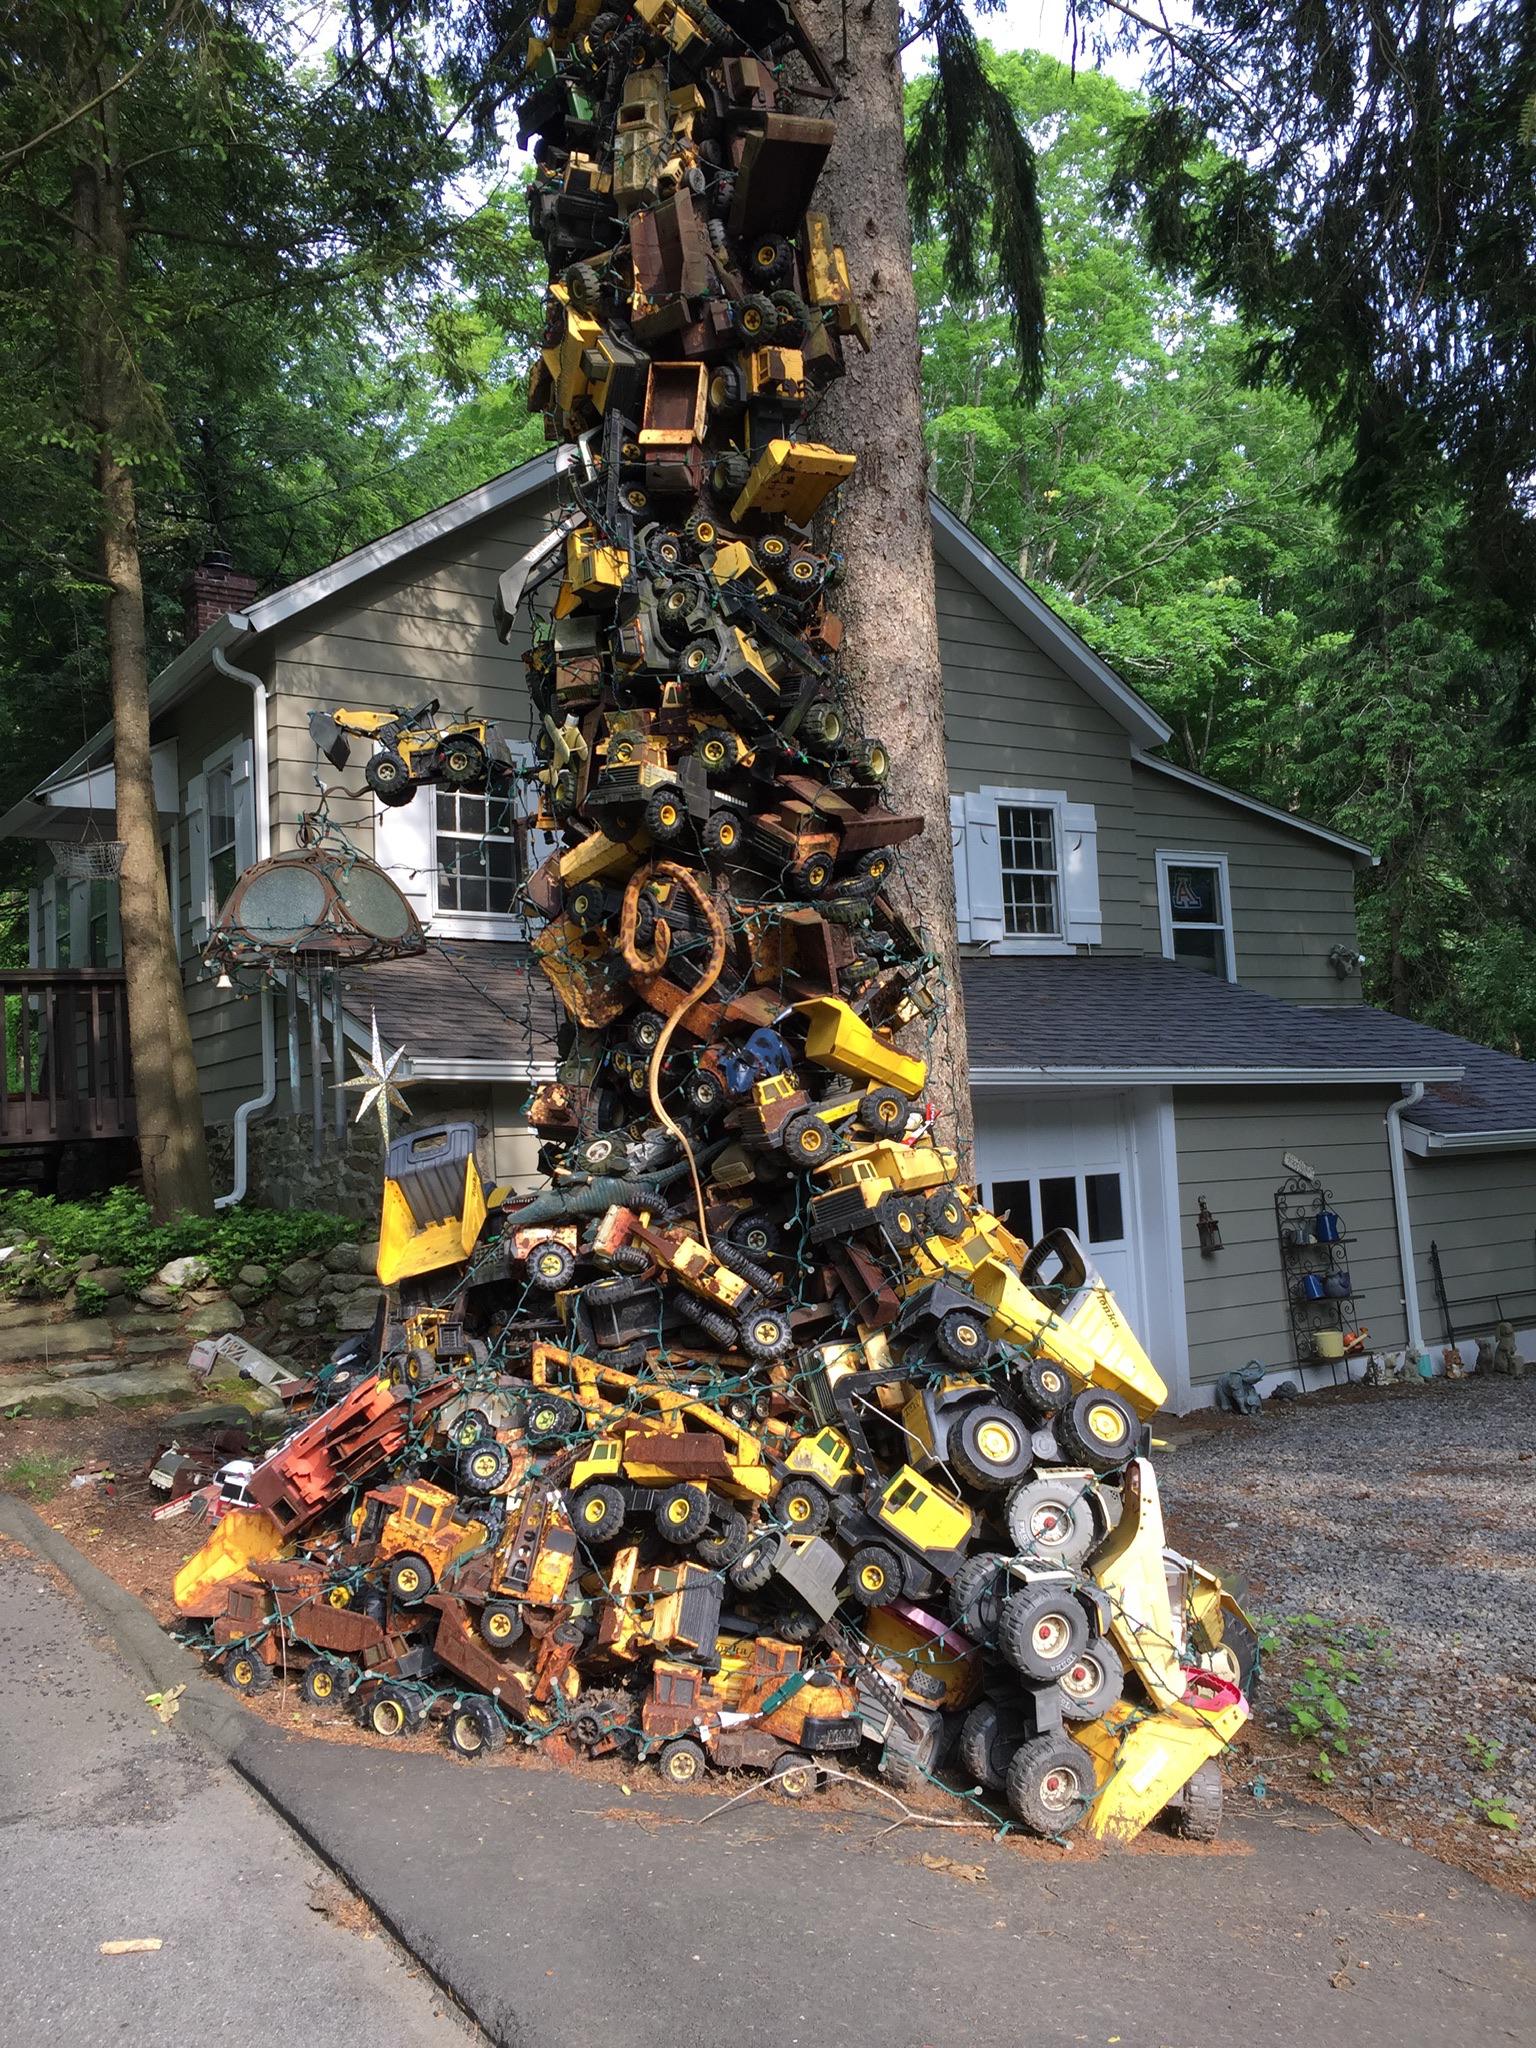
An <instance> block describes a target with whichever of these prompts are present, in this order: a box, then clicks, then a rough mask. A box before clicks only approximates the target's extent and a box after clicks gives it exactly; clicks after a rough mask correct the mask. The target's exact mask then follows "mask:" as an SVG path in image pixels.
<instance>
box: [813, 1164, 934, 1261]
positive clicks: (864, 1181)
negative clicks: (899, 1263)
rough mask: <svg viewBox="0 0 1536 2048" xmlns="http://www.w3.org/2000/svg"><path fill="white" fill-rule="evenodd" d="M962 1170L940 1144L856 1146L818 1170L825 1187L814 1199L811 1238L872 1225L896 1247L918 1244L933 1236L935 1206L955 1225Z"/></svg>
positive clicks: (819, 1240)
mask: <svg viewBox="0 0 1536 2048" xmlns="http://www.w3.org/2000/svg"><path fill="white" fill-rule="evenodd" d="M958 1170H959V1161H958V1159H957V1158H956V1157H955V1154H954V1153H953V1152H950V1151H948V1150H946V1149H945V1148H944V1147H942V1146H939V1145H929V1144H917V1145H897V1144H891V1143H889V1142H886V1143H883V1144H882V1143H876V1144H870V1145H858V1146H855V1147H854V1148H853V1149H852V1150H850V1151H847V1152H844V1153H842V1154H841V1155H840V1156H839V1157H838V1158H836V1159H833V1160H830V1161H829V1162H828V1163H827V1164H826V1165H825V1166H822V1167H818V1168H817V1169H816V1173H817V1177H818V1179H821V1180H824V1181H825V1183H826V1186H825V1188H824V1189H823V1191H822V1192H821V1193H820V1194H818V1195H813V1196H812V1197H811V1210H810V1225H809V1232H808V1234H809V1236H810V1240H811V1242H812V1244H822V1243H825V1242H826V1241H827V1240H828V1239H829V1238H838V1237H846V1236H848V1235H849V1234H850V1233H851V1232H853V1231H859V1230H867V1229H869V1228H870V1227H871V1226H872V1225H873V1226H877V1227H878V1228H879V1229H881V1230H883V1231H884V1233H885V1235H886V1236H887V1237H888V1238H890V1240H891V1242H892V1243H893V1244H895V1245H898V1246H902V1247H904V1246H906V1245H909V1244H915V1243H916V1242H917V1240H918V1239H919V1238H922V1237H926V1236H928V1235H929V1234H930V1227H929V1205H930V1203H931V1202H932V1203H934V1215H935V1219H936V1221H937V1222H938V1223H939V1224H940V1226H941V1227H942V1225H943V1224H945V1223H948V1222H949V1221H950V1207H949V1204H950V1202H951V1201H952V1200H954V1199H955V1185H954V1182H955V1174H956V1173H957V1171H958ZM935 1196H937V1197H938V1200H937V1201H936V1202H935V1201H934V1198H935Z"/></svg>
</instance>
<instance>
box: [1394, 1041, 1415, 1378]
mask: <svg viewBox="0 0 1536 2048" xmlns="http://www.w3.org/2000/svg"><path fill="white" fill-rule="evenodd" d="M1423 1099H1424V1083H1423V1082H1422V1081H1415V1082H1413V1083H1412V1084H1411V1085H1410V1087H1409V1089H1408V1093H1407V1094H1406V1095H1400V1096H1399V1097H1398V1099H1397V1101H1396V1102H1393V1103H1389V1104H1388V1106H1387V1164H1388V1166H1389V1167H1390V1168H1391V1172H1392V1210H1393V1215H1394V1218H1395V1220H1396V1223H1397V1259H1398V1264H1399V1265H1400V1266H1401V1267H1402V1269H1403V1311H1404V1314H1405V1315H1406V1316H1407V1319H1408V1348H1409V1350H1410V1351H1411V1352H1412V1353H1413V1355H1414V1357H1415V1359H1417V1358H1419V1357H1420V1356H1421V1355H1422V1354H1423V1351H1424V1326H1423V1324H1422V1323H1421V1322H1420V1320H1419V1279H1418V1271H1417V1268H1416V1267H1415V1265H1414V1259H1413V1218H1412V1217H1411V1216H1410V1214H1409V1212H1408V1171H1407V1168H1406V1166H1405V1165H1404V1163H1403V1111H1404V1110H1405V1109H1412V1108H1413V1107H1414V1105H1415V1104H1416V1103H1419V1102H1422V1101H1423Z"/></svg>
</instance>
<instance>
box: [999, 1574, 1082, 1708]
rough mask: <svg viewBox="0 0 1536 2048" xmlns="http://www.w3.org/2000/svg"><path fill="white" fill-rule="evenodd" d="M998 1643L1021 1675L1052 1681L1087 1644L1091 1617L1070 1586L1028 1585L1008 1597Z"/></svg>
mask: <svg viewBox="0 0 1536 2048" xmlns="http://www.w3.org/2000/svg"><path fill="white" fill-rule="evenodd" d="M997 1641H998V1647H999V1649H1001V1651H1002V1653H1003V1655H1004V1656H1005V1657H1006V1658H1007V1659H1008V1662H1009V1663H1010V1664H1011V1665H1012V1666H1013V1668H1014V1670H1015V1671H1017V1672H1018V1674H1019V1676H1020V1677H1021V1678H1026V1679H1028V1680H1030V1682H1031V1683H1032V1684H1035V1685H1049V1684H1050V1682H1051V1680H1052V1679H1053V1678H1060V1677H1061V1675H1062V1673H1063V1672H1064V1671H1068V1670H1070V1669H1071V1667H1072V1665H1073V1663H1074V1662H1075V1661H1076V1659H1077V1658H1078V1657H1079V1656H1081V1654H1082V1652H1083V1651H1084V1650H1085V1649H1086V1648H1087V1647H1088V1617H1087V1615H1086V1614H1085V1613H1084V1612H1083V1610H1082V1608H1081V1607H1080V1606H1079V1605H1078V1602H1077V1601H1076V1599H1075V1598H1074V1597H1073V1595H1072V1593H1071V1592H1070V1590H1069V1589H1068V1588H1067V1587H1065V1586H1026V1587H1024V1588H1023V1589H1022V1590H1021V1591H1019V1592H1017V1593H1010V1594H1009V1595H1008V1598H1007V1599H1006V1600H1005V1601H1004V1602H1003V1611H1002V1615H1001V1617H1000V1619H999V1621H998V1624H997Z"/></svg>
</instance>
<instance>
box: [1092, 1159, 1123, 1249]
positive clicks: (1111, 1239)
mask: <svg viewBox="0 0 1536 2048" xmlns="http://www.w3.org/2000/svg"><path fill="white" fill-rule="evenodd" d="M1083 1192H1084V1195H1085V1196H1086V1201H1085V1204H1084V1206H1085V1207H1086V1208H1087V1211H1088V1242H1089V1243H1090V1244H1118V1243H1119V1242H1120V1240H1121V1238H1123V1237H1124V1236H1125V1210H1124V1207H1123V1205H1122V1203H1121V1200H1120V1176H1119V1174H1118V1173H1090V1174H1088V1175H1087V1176H1086V1179H1085V1182H1084V1188H1083Z"/></svg>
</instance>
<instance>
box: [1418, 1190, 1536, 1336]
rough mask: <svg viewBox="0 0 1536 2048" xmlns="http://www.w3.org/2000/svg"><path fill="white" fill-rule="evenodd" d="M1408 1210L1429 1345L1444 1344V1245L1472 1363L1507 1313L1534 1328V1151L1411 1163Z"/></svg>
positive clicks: (1448, 1285)
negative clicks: (1478, 1342)
mask: <svg viewBox="0 0 1536 2048" xmlns="http://www.w3.org/2000/svg"><path fill="white" fill-rule="evenodd" d="M1407 1170H1408V1206H1409V1211H1410V1213H1411V1215H1412V1217H1413V1251H1414V1262H1415V1264H1416V1265H1417V1267H1418V1274H1419V1306H1420V1314H1421V1316H1422V1318H1423V1324H1424V1337H1425V1341H1426V1342H1427V1343H1430V1344H1436V1343H1439V1342H1443V1341H1444V1325H1443V1323H1442V1320H1441V1313H1440V1304H1439V1302H1438V1300H1437V1298H1436V1295H1435V1284H1434V1272H1433V1268H1432V1265H1431V1260H1430V1246H1431V1244H1434V1245H1438V1247H1439V1250H1440V1264H1441V1268H1442V1270H1443V1272H1444V1275H1445V1291H1446V1293H1447V1295H1448V1296H1449V1297H1450V1303H1451V1323H1452V1327H1453V1328H1454V1330H1455V1332H1456V1336H1457V1339H1458V1341H1459V1343H1460V1344H1461V1345H1462V1347H1463V1350H1464V1352H1465V1355H1466V1359H1467V1363H1468V1364H1469V1365H1470V1364H1471V1362H1472V1357H1473V1348H1474V1340H1475V1339H1476V1338H1477V1337H1479V1336H1482V1335H1485V1334H1486V1333H1487V1332H1488V1331H1490V1330H1491V1329H1492V1327H1493V1325H1494V1323H1495V1322H1496V1321H1498V1320H1499V1314H1500V1311H1501V1310H1502V1312H1503V1314H1504V1316H1505V1317H1506V1318H1507V1319H1508V1320H1509V1321H1510V1322H1512V1323H1513V1324H1514V1325H1515V1327H1516V1328H1517V1329H1519V1330H1530V1329H1532V1328H1536V1228H1533V1226H1536V1213H1533V1196H1536V1152H1482V1153H1470V1154H1469V1153H1465V1152H1463V1153H1453V1154H1449V1155H1444V1154H1442V1155H1440V1156H1438V1157H1437V1156H1435V1155H1433V1154H1431V1156H1430V1157H1429V1158H1427V1159H1415V1158H1412V1157H1410V1158H1409V1160H1408V1162H1407Z"/></svg>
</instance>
